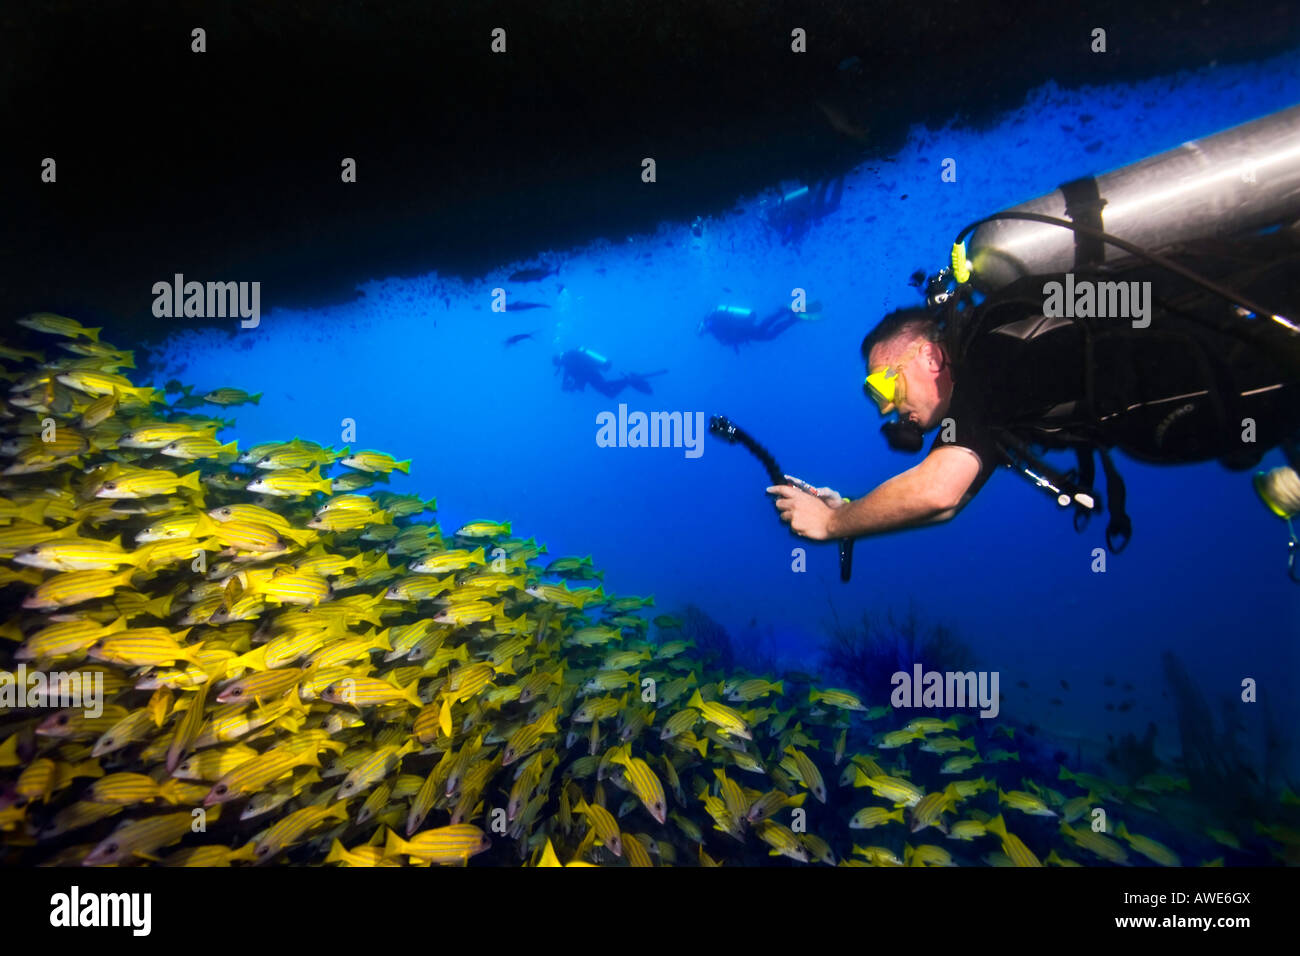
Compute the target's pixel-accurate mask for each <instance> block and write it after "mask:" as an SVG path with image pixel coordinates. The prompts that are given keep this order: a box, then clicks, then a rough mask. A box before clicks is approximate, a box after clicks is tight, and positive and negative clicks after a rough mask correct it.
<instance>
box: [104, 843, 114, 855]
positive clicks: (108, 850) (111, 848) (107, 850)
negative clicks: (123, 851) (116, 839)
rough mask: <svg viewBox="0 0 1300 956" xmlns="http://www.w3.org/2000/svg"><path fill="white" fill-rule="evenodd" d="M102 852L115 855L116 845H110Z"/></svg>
mask: <svg viewBox="0 0 1300 956" xmlns="http://www.w3.org/2000/svg"><path fill="white" fill-rule="evenodd" d="M104 851H105V852H107V853H116V852H117V844H116V843H110V844H109V845H108V846H106V847H104Z"/></svg>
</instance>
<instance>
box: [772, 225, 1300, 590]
mask: <svg viewBox="0 0 1300 956" xmlns="http://www.w3.org/2000/svg"><path fill="white" fill-rule="evenodd" d="M1168 258H1169V259H1171V260H1173V261H1175V262H1179V263H1186V264H1189V265H1191V266H1194V268H1195V271H1196V272H1197V273H1198V274H1199V275H1201V276H1202V277H1205V276H1210V277H1212V278H1213V279H1214V281H1216V282H1217V283H1218V285H1219V287H1220V288H1224V287H1226V288H1227V289H1229V290H1234V291H1236V292H1238V293H1239V294H1240V295H1241V296H1249V297H1250V300H1252V301H1254V302H1263V303H1267V304H1268V305H1267V306H1266V307H1265V308H1266V309H1278V310H1280V313H1279V314H1277V315H1273V314H1271V313H1270V314H1266V313H1264V312H1261V313H1258V314H1256V313H1251V314H1249V315H1246V314H1243V313H1245V312H1246V310H1243V309H1240V308H1239V307H1238V308H1237V309H1235V310H1234V309H1233V308H1230V307H1229V305H1228V303H1225V301H1224V299H1223V298H1222V297H1221V296H1219V295H1216V294H1214V293H1212V292H1205V291H1203V290H1200V289H1198V288H1197V287H1196V286H1195V285H1194V284H1192V283H1191V282H1189V281H1187V280H1186V279H1182V278H1180V277H1179V276H1178V275H1176V274H1172V273H1170V272H1169V271H1167V270H1165V269H1163V268H1162V267H1160V266H1148V265H1147V264H1146V263H1142V262H1140V263H1138V264H1137V265H1136V266H1131V267H1129V268H1128V270H1127V274H1125V273H1124V271H1122V270H1117V269H1116V268H1114V267H1108V271H1107V273H1106V274H1107V276H1108V277H1110V278H1124V279H1140V280H1145V281H1150V282H1151V283H1152V286H1151V288H1152V289H1153V290H1154V298H1155V302H1156V307H1155V309H1154V312H1153V318H1152V321H1151V324H1150V327H1149V328H1143V329H1136V328H1134V327H1133V325H1132V323H1130V322H1127V321H1123V320H1118V321H1117V320H1115V319H1102V320H1092V321H1091V324H1090V323H1089V322H1087V321H1082V320H1077V319H1072V318H1057V317H1052V318H1045V317H1044V316H1043V315H1042V312H1043V311H1044V308H1043V295H1042V292H1041V290H1042V288H1043V284H1044V279H1045V278H1046V279H1057V280H1060V279H1061V278H1062V276H1060V275H1053V276H1046V277H1044V276H1028V277H1025V278H1024V279H1023V280H1020V281H1017V282H1014V283H1012V284H1011V285H1010V286H1008V287H1007V288H1006V289H1005V290H1004V291H1002V292H999V293H996V294H994V295H992V296H990V297H989V298H988V299H986V300H985V301H984V302H983V303H982V304H981V305H979V306H978V307H974V308H970V309H966V310H963V311H962V312H955V310H954V311H950V312H949V313H948V315H947V317H946V318H945V317H944V316H943V315H941V314H939V313H936V312H935V311H934V310H931V309H922V308H914V309H901V310H898V311H896V312H893V313H891V314H889V315H887V316H885V317H884V319H883V320H882V321H881V322H880V323H879V324H878V325H877V326H876V328H875V329H873V330H872V331H871V332H870V333H869V334H868V335H867V336H866V338H865V339H864V340H863V342H862V347H861V352H862V357H863V359H864V360H865V362H866V368H867V373H868V374H867V379H866V381H865V383H864V386H863V387H864V390H865V391H866V393H867V395H868V397H870V398H871V399H872V400H873V401H874V402H875V403H876V405H877V406H878V408H879V410H880V412H881V414H882V415H890V414H894V413H896V414H897V416H898V420H897V421H895V422H891V423H889V424H887V425H886V426H885V427H884V428H883V429H882V430H883V431H885V432H886V435H887V437H889V438H890V443H891V445H894V447H896V448H900V449H902V450H907V451H918V450H920V448H921V444H922V437H921V436H922V433H924V432H926V431H929V430H931V429H935V428H939V433H938V435H936V437H935V440H934V442H933V443H932V444H931V446H930V451H929V454H928V455H927V456H926V457H925V458H924V459H923V460H922V461H921V462H920V463H919V464H917V465H916V466H915V467H913V468H910V469H908V470H907V471H904V472H902V473H901V474H898V475H896V476H894V477H893V478H890V479H889V480H887V481H885V482H883V483H882V484H880V485H879V486H877V487H876V488H875V489H873V490H872V491H870V492H868V493H867V494H866V495H864V496H863V497H861V498H859V499H857V500H856V501H852V502H848V501H846V500H845V499H843V498H842V497H841V496H840V495H839V494H837V493H836V492H834V491H833V490H832V489H829V488H824V489H818V490H816V493H808V492H806V491H803V490H800V489H798V488H796V487H793V486H792V485H777V486H773V487H771V488H769V489H768V492H769V493H771V494H773V495H775V496H776V502H775V503H776V507H777V509H778V511H779V512H780V517H781V520H782V521H784V522H786V523H787V524H789V525H790V527H791V529H792V530H793V531H794V532H795V533H796V534H799V535H802V536H804V537H808V538H811V539H814V540H826V539H833V538H843V537H856V536H864V535H873V534H879V533H883V532H888V531H893V530H899V529H904V528H911V527H918V526H924V525H929V524H933V523H936V522H941V521H946V520H949V519H951V518H952V517H954V516H955V515H956V514H958V513H959V512H960V511H961V510H962V508H963V507H965V505H966V504H967V503H969V501H970V500H971V499H972V498H973V497H974V495H975V494H976V493H977V492H978V491H979V490H980V488H981V487H982V486H983V485H984V482H985V481H987V480H988V478H989V476H990V475H991V474H992V472H993V470H994V469H995V467H996V466H997V465H999V464H1009V465H1013V466H1017V467H1020V469H1021V470H1022V471H1025V472H1026V474H1027V475H1029V476H1030V477H1031V478H1033V479H1035V482H1036V483H1038V484H1040V485H1043V486H1044V487H1049V488H1050V489H1051V490H1053V491H1058V490H1061V488H1058V487H1056V486H1062V487H1063V489H1064V492H1065V493H1064V494H1062V495H1061V496H1060V497H1059V498H1058V501H1060V502H1061V503H1062V504H1069V503H1071V502H1072V501H1073V503H1074V505H1075V510H1076V527H1080V524H1081V522H1079V520H1078V518H1080V517H1084V518H1085V520H1086V513H1090V512H1088V508H1085V507H1083V506H1081V505H1080V502H1083V503H1084V504H1090V503H1091V502H1092V500H1093V498H1094V497H1095V496H1094V495H1093V494H1092V493H1091V489H1090V486H1091V482H1092V478H1093V469H1094V466H1093V460H1092V454H1093V452H1094V451H1095V452H1097V453H1098V454H1099V456H1100V458H1101V463H1102V467H1103V469H1104V472H1105V477H1106V486H1107V497H1108V498H1109V499H1110V502H1109V512H1110V523H1109V526H1108V527H1107V530H1106V538H1107V543H1108V544H1109V545H1110V546H1111V549H1112V550H1114V551H1118V550H1121V549H1122V547H1123V544H1126V543H1127V537H1128V535H1129V533H1130V532H1131V527H1130V526H1129V523H1128V519H1127V516H1126V515H1125V514H1124V486H1123V481H1122V479H1120V477H1119V474H1118V472H1117V470H1116V469H1115V466H1114V464H1113V462H1112V461H1111V459H1110V456H1109V454H1108V451H1109V449H1111V448H1119V449H1121V450H1122V451H1124V452H1126V453H1127V454H1129V455H1130V456H1132V457H1134V458H1137V459H1139V460H1143V461H1147V462H1153V463H1162V464H1178V463H1189V462H1199V461H1209V460H1218V461H1219V462H1220V463H1221V464H1223V465H1224V466H1225V467H1228V468H1230V469H1234V470H1235V469H1243V468H1250V467H1253V466H1254V465H1256V464H1258V462H1259V460H1260V458H1261V457H1262V455H1263V454H1264V452H1265V451H1267V450H1269V449H1271V448H1273V447H1276V446H1281V448H1282V450H1283V452H1284V453H1285V454H1286V456H1287V459H1288V461H1289V462H1290V465H1291V467H1290V468H1278V469H1274V470H1273V471H1272V472H1269V473H1267V475H1264V474H1261V475H1258V476H1257V478H1256V489H1257V491H1259V493H1260V496H1261V497H1262V498H1263V499H1264V502H1265V504H1266V505H1268V507H1269V508H1270V509H1271V510H1272V511H1273V512H1274V513H1275V514H1277V515H1279V516H1281V517H1285V518H1290V517H1291V516H1292V515H1293V514H1295V513H1297V512H1298V511H1300V480H1296V471H1297V470H1300V335H1298V334H1297V333H1296V332H1295V331H1294V323H1293V322H1291V320H1289V319H1287V316H1291V317H1292V318H1294V317H1296V316H1298V315H1300V279H1298V278H1297V276H1300V228H1297V227H1296V226H1292V227H1290V228H1284V229H1280V230H1277V231H1276V232H1274V233H1272V234H1266V235H1260V236H1253V237H1250V238H1247V239H1240V240H1236V241H1234V242H1224V241H1215V240H1205V241H1204V242H1202V243H1201V244H1199V245H1198V244H1196V243H1191V242H1188V243H1184V244H1183V245H1182V246H1181V247H1180V250H1179V252H1178V253H1177V254H1174V253H1170V254H1169V255H1168ZM1270 318H1272V319H1275V320H1276V321H1269V319H1270ZM1247 332H1248V334H1246V333H1247ZM1247 423H1250V428H1249V430H1247V429H1246V428H1245V426H1246V424H1247ZM940 426H942V427H940ZM1247 434H1249V435H1250V437H1249V438H1247V437H1246V435H1247ZM1034 446H1036V447H1042V448H1046V449H1053V448H1055V449H1073V450H1074V451H1075V452H1076V454H1077V455H1078V463H1079V468H1078V470H1077V476H1078V483H1077V484H1075V483H1074V477H1075V474H1076V473H1075V472H1071V473H1070V475H1069V476H1066V477H1064V478H1062V477H1061V476H1059V475H1057V474H1056V473H1054V472H1051V470H1050V469H1048V468H1046V467H1045V466H1042V464H1041V462H1037V461H1035V460H1034V459H1033V457H1032V454H1031V453H1030V451H1029V449H1030V448H1031V447H1034ZM1026 462H1028V463H1029V464H1028V465H1027V464H1026ZM1045 474H1046V475H1049V476H1051V477H1052V478H1055V479H1056V480H1055V482H1053V481H1051V480H1048V479H1045V478H1044V477H1043V476H1044V475H1045ZM1273 477H1277V478H1283V479H1285V480H1284V481H1273V482H1271V483H1270V480H1269V479H1270V478H1273ZM1044 481H1046V482H1047V484H1045V485H1044ZM1121 539H1122V543H1120V541H1121ZM1295 550H1296V549H1295V547H1294V538H1293V548H1292V554H1293V557H1292V561H1293V564H1292V577H1293V579H1297V578H1296V571H1297V563H1296V562H1295V561H1294V553H1295Z"/></svg>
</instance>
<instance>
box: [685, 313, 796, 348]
mask: <svg viewBox="0 0 1300 956" xmlns="http://www.w3.org/2000/svg"><path fill="white" fill-rule="evenodd" d="M801 321H803V319H802V318H801V317H800V316H799V314H798V313H796V312H794V311H792V310H790V309H777V310H776V311H775V312H773V313H772V314H771V315H768V316H767V317H765V318H763V319H759V318H757V317H756V316H754V315H753V314H752V313H750V314H745V313H735V312H728V311H726V310H725V309H718V310H716V311H714V312H711V313H710V314H709V315H708V316H706V317H705V319H704V322H703V324H702V329H703V331H705V332H708V333H709V334H710V335H712V336H713V337H714V338H715V339H717V340H718V341H719V342H721V343H722V344H723V345H730V346H731V347H732V348H733V349H735V350H736V351H737V352H739V351H740V347H741V346H742V345H744V344H745V343H746V342H767V341H770V340H772V339H774V338H776V337H777V336H778V335H780V334H781V333H782V332H784V331H785V330H786V329H788V328H790V327H791V326H793V325H798V324H799V323H800V322H801Z"/></svg>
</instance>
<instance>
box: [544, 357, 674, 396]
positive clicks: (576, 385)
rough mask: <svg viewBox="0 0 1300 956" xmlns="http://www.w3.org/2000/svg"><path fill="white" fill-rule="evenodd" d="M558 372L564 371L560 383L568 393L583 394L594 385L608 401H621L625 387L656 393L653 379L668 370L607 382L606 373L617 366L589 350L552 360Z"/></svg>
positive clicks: (628, 374)
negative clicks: (620, 394)
mask: <svg viewBox="0 0 1300 956" xmlns="http://www.w3.org/2000/svg"><path fill="white" fill-rule="evenodd" d="M551 362H552V363H553V364H554V365H555V367H556V371H557V372H563V373H564V378H563V380H562V382H561V384H560V387H561V388H563V389H564V390H565V391H566V392H581V391H582V390H583V389H584V388H586V387H587V386H588V385H590V386H591V387H592V388H594V389H595V390H596V391H598V392H600V394H602V395H604V396H606V397H608V398H617V397H618V395H619V393H620V392H622V391H623V389H625V388H634V389H636V390H637V391H638V392H643V393H645V394H646V395H652V394H654V392H653V390H652V389H651V388H650V379H652V378H654V377H655V376H656V375H663V374H664V373H666V372H667V371H668V370H667V369H659V370H658V371H655V372H628V373H626V374H625V375H623V376H622V377H621V378H617V379H607V378H605V376H604V374H602V373H603V372H604V371H605V370H606V369H608V368H610V367H611V366H612V365H613V364H614V363H613V362H612V361H610V360H609V359H607V358H606V357H605V356H603V355H601V354H600V353H598V352H593V351H592V350H591V349H587V348H576V349H569V350H568V351H566V352H564V353H562V354H560V355H556V356H555V357H553V358H552V359H551Z"/></svg>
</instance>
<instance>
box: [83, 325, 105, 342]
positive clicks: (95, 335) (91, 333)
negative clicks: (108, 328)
mask: <svg viewBox="0 0 1300 956" xmlns="http://www.w3.org/2000/svg"><path fill="white" fill-rule="evenodd" d="M81 331H83V332H85V333H86V338H88V339H90V341H92V342H98V341H99V333H100V332H103V331H104V327H103V326H102V325H101V326H100V327H99V328H96V329H87V328H82V330H81Z"/></svg>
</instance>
